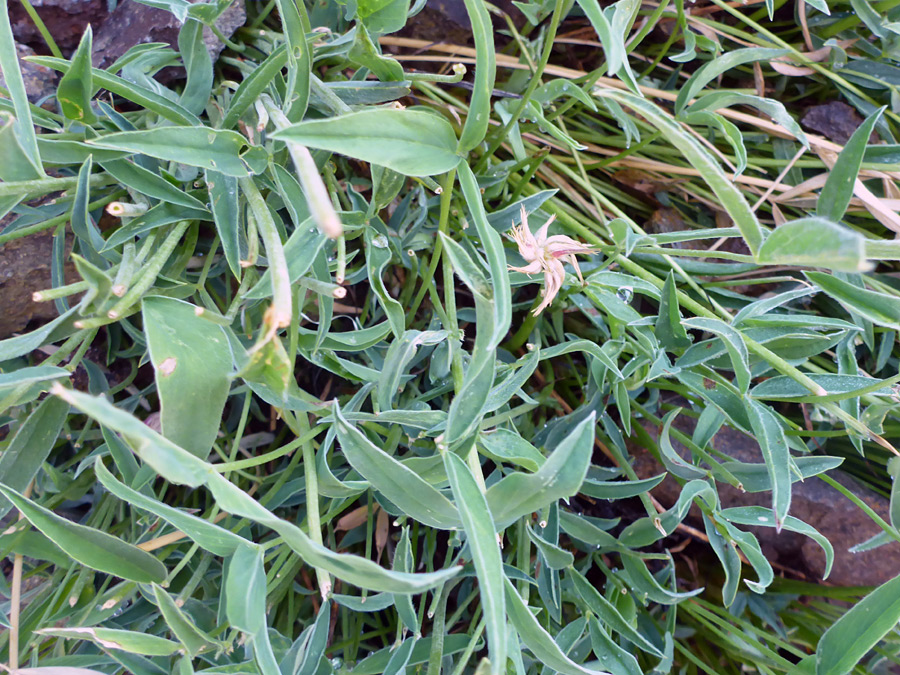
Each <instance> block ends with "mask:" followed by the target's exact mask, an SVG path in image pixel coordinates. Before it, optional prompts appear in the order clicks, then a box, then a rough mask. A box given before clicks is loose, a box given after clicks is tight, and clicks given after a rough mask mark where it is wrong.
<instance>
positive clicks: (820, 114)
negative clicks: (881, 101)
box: [800, 101, 863, 145]
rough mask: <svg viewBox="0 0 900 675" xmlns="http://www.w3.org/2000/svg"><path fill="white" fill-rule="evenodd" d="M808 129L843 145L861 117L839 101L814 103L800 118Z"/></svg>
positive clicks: (861, 119)
mask: <svg viewBox="0 0 900 675" xmlns="http://www.w3.org/2000/svg"><path fill="white" fill-rule="evenodd" d="M800 123H801V124H802V125H803V126H804V127H806V128H807V129H809V130H810V131H816V132H818V133H820V134H822V135H823V136H825V138H827V139H828V140H830V141H834V142H835V143H839V144H840V145H845V144H846V143H847V141H849V140H850V136H852V135H853V132H854V131H856V129H857V127H859V125H860V124H862V123H863V118H862V117H861V116H860V115H859V113H858V112H856V110H855V109H854V108H851V107H850V106H849V105H847V104H846V103H843V102H841V101H831V102H830V103H823V104H822V105H814V106H813V107H811V108H810V109H809V110H807V111H806V113H805V114H804V115H803V117H802V118H801V119H800Z"/></svg>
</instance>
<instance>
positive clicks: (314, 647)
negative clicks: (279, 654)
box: [294, 601, 331, 675]
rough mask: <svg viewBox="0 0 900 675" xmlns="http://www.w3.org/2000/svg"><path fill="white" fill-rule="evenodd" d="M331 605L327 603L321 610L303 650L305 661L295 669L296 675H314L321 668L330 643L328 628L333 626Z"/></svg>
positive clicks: (323, 604)
mask: <svg viewBox="0 0 900 675" xmlns="http://www.w3.org/2000/svg"><path fill="white" fill-rule="evenodd" d="M330 610H331V603H330V602H328V601H326V602H323V603H322V606H321V607H320V608H319V613H318V614H317V615H316V620H315V622H314V623H313V625H312V630H311V631H310V633H309V639H308V640H307V642H306V645H305V647H306V648H305V649H304V650H303V659H302V660H301V661H300V664H299V667H297V668H296V669H295V671H294V672H295V673H296V675H314V674H315V673H316V671H317V669H318V667H319V661H320V660H321V659H322V656H323V654H324V653H325V647H326V646H327V643H328V627H329V625H330V624H331V612H330Z"/></svg>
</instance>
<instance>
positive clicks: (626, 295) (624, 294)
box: [616, 286, 634, 305]
mask: <svg viewBox="0 0 900 675" xmlns="http://www.w3.org/2000/svg"><path fill="white" fill-rule="evenodd" d="M616 297H617V298H619V300H621V301H622V302H624V303H625V304H626V305H627V304H629V303H630V302H631V299H632V298H633V297H634V289H633V288H632V287H631V286H622V287H621V288H620V289H618V290H617V291H616Z"/></svg>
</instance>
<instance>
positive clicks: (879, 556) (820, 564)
mask: <svg viewBox="0 0 900 675" xmlns="http://www.w3.org/2000/svg"><path fill="white" fill-rule="evenodd" d="M643 426H644V428H645V429H646V431H647V432H648V433H649V434H650V435H651V436H652V437H653V438H654V439H656V438H658V433H659V429H657V428H656V427H654V426H652V425H650V424H649V423H644V424H643ZM673 427H674V428H676V429H678V430H679V431H682V432H684V433H685V434H688V435H690V434H691V433H693V430H694V420H693V419H692V418H689V417H687V416H686V415H680V416H678V417H677V418H676V419H675V422H674V424H673ZM672 441H673V446H674V447H675V449H676V451H677V452H678V453H679V454H682V455H683V456H684V457H689V452H688V450H687V448H685V447H684V446H683V445H681V444H680V443H679V442H678V441H676V440H675V439H674V438H673V439H672ZM712 445H713V447H715V448H716V449H717V450H719V451H721V452H723V453H725V454H727V455H729V456H730V457H733V458H734V459H735V460H737V461H740V462H750V463H762V462H763V459H762V454H761V453H760V450H759V445H758V444H757V443H756V441H755V440H753V439H752V438H751V437H749V436H747V435H745V434H743V433H741V432H739V431H735V430H734V429H731V428H728V427H722V429H720V430H719V432H718V433H717V434H716V435H715V436H714V437H713V440H712ZM630 450H631V454H632V457H634V458H635V461H634V468H635V471H637V473H638V476H639V477H641V478H649V477H651V476H656V475H659V474H660V473H661V472H662V471H664V469H663V467H662V466H661V465H660V464H659V463H658V462H657V461H656V459H655V458H654V457H653V456H652V455H651V454H650V453H649V452H648V451H647V450H646V449H645V448H643V447H640V446H637V445H634V444H632V446H631V448H630ZM829 475H830V476H831V477H832V478H834V479H835V480H836V481H838V482H840V483H841V484H842V485H844V486H845V487H847V488H848V489H850V490H851V491H852V492H853V493H854V494H855V495H856V496H857V497H859V498H860V499H862V500H863V501H864V502H865V503H866V504H867V505H868V506H869V507H871V508H872V509H873V510H874V511H875V512H876V513H877V514H878V515H879V516H881V517H882V518H884V519H885V520H888V507H889V502H888V500H887V499H886V498H884V497H882V496H881V495H878V494H876V493H874V492H872V491H870V490H868V489H866V488H865V487H864V486H862V485H860V484H859V483H857V482H856V481H855V480H854V479H853V478H851V477H850V476H848V475H847V474H845V473H843V472H841V471H839V470H838V471H831V472H830V473H829ZM717 488H718V492H719V499H720V500H721V503H722V506H723V508H730V507H736V506H771V496H770V494H769V493H767V492H760V493H749V492H741V491H740V490H738V489H737V488H734V487H732V486H730V485H727V484H724V483H719V484H718V485H717ZM679 493H680V487H679V485H678V482H677V481H676V480H675V479H674V478H673V477H672V476H671V475H670V476H667V477H666V479H665V480H664V481H663V482H662V483H661V484H660V485H659V486H658V487H656V488H655V489H654V490H653V495H654V497H656V498H657V499H658V500H659V501H660V502H661V503H662V504H663V506H666V507H669V506H671V505H672V504H674V503H675V500H676V499H677V498H678V495H679ZM790 513H791V515H792V516H794V517H796V518H799V519H800V520H802V521H804V522H806V523H809V524H810V525H812V526H813V527H815V528H816V529H817V530H819V532H821V533H822V534H823V535H824V536H825V537H827V538H828V540H829V541H830V542H831V544H832V545H833V546H834V566H833V567H832V570H831V575H830V576H829V577H828V579H827V581H828V582H829V583H832V584H835V585H838V586H876V585H879V584H882V583H884V582H885V581H888V580H890V579H893V578H894V577H895V576H897V575H898V574H900V542H894V543H892V544H888V545H886V546H882V547H880V548H877V549H875V550H872V551H867V552H865V553H850V551H849V549H850V548H851V547H853V546H855V545H857V544H859V543H861V542H863V541H865V540H867V539H868V538H870V537H872V536H874V535H876V534H878V533H879V532H880V531H881V528H880V527H878V525H876V524H875V523H873V522H872V520H871V519H870V518H869V517H868V516H867V515H866V514H865V513H863V512H862V511H861V510H860V509H859V508H857V507H856V505H854V504H853V503H852V502H850V501H849V500H848V499H847V498H846V497H844V496H843V495H842V494H840V493H839V492H838V491H837V490H835V489H834V488H832V487H831V486H829V485H827V484H826V483H824V482H823V481H821V480H819V479H818V478H810V479H807V480H805V481H802V482H797V483H794V484H793V488H792V491H791V511H790ZM692 515H693V514H692ZM698 520H699V517H698ZM742 529H744V528H742ZM746 529H749V530H750V531H752V532H753V533H754V534H755V535H756V537H757V538H758V539H759V542H760V545H761V546H762V548H763V551H764V552H765V553H766V555H767V556H768V557H769V559H770V560H774V561H777V562H778V563H780V564H782V565H785V566H786V567H788V568H792V569H796V570H805V571H806V572H808V573H809V575H810V576H812V577H813V580H815V579H821V578H822V575H823V573H824V571H825V554H824V553H823V552H822V549H821V548H819V546H818V544H816V543H815V542H814V541H812V540H811V539H809V538H807V537H804V536H802V535H799V534H795V533H792V532H787V531H782V532H781V533H780V534H777V533H776V532H775V530H774V529H773V528H764V527H760V528H746Z"/></svg>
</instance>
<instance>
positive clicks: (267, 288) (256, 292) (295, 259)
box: [244, 218, 334, 349]
mask: <svg viewBox="0 0 900 675" xmlns="http://www.w3.org/2000/svg"><path fill="white" fill-rule="evenodd" d="M326 240H327V238H326V237H325V235H324V234H322V233H321V232H320V231H319V228H317V227H315V226H314V225H313V221H312V218H307V219H306V220H304V221H303V222H302V223H301V224H300V225H298V226H297V228H296V229H295V230H294V231H293V232H291V236H290V237H288V240H287V241H286V242H285V244H284V257H285V258H287V265H288V276H289V277H290V280H291V283H292V284H294V283H296V282H297V280H298V279H300V278H301V277H302V276H304V275H305V274H307V273H308V272H309V270H310V268H311V267H312V265H313V262H314V261H315V258H316V256H317V255H319V252H320V251H321V250H322V247H323V246H325V242H326ZM271 295H272V272H271V271H269V270H268V269H267V270H266V271H265V272H264V273H263V275H262V277H260V280H259V282H258V283H257V284H256V285H255V286H254V287H253V288H251V289H250V291H249V292H248V293H247V295H245V296H244V297H245V298H247V299H248V300H258V299H260V298H268V297H271ZM320 346H323V347H324V346H325V345H324V344H323V345H320ZM331 349H334V347H331Z"/></svg>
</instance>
